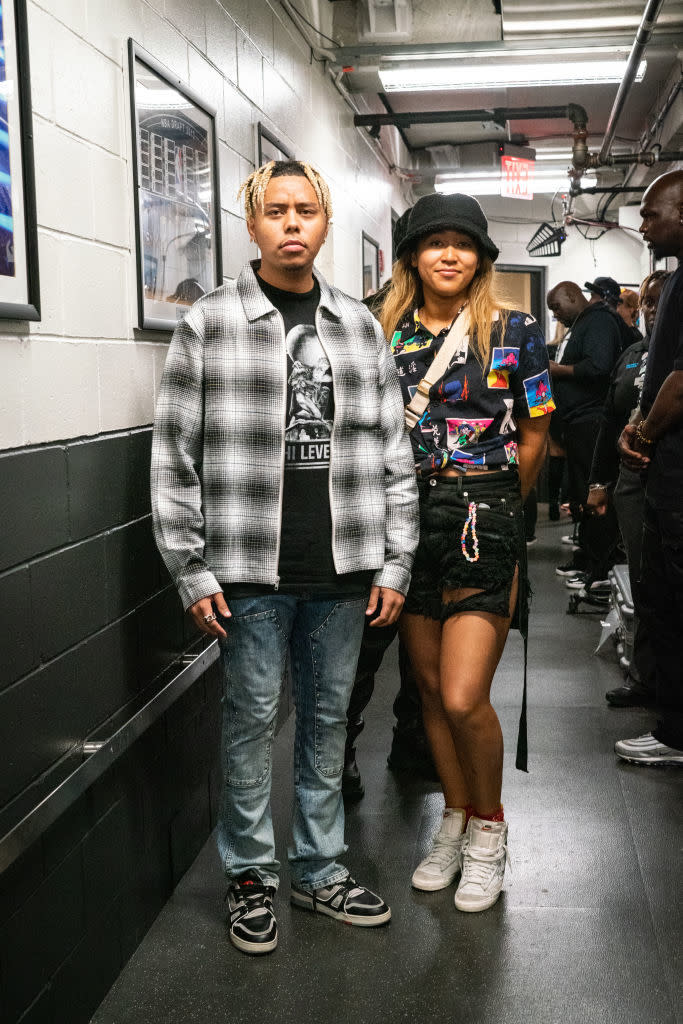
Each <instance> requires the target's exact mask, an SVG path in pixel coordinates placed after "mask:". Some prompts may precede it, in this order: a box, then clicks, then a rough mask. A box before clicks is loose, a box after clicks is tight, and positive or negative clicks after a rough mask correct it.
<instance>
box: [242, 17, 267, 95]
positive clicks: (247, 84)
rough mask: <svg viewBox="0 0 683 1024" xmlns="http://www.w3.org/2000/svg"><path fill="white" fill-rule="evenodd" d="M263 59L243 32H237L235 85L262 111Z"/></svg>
mask: <svg viewBox="0 0 683 1024" xmlns="http://www.w3.org/2000/svg"><path fill="white" fill-rule="evenodd" d="M262 64H263V57H262V56H261V53H260V51H259V50H258V49H257V48H256V47H255V46H254V44H253V43H252V42H251V40H250V39H248V38H247V36H245V34H244V33H243V32H240V31H239V30H238V32H237V83H238V85H239V87H240V90H241V92H243V93H244V95H245V96H247V97H248V99H250V100H251V102H252V103H254V104H255V105H256V106H257V107H259V108H260V109H261V110H263V68H262Z"/></svg>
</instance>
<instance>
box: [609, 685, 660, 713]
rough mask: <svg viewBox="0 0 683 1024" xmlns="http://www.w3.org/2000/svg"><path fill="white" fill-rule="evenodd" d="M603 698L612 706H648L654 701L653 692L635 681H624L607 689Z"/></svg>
mask: <svg viewBox="0 0 683 1024" xmlns="http://www.w3.org/2000/svg"><path fill="white" fill-rule="evenodd" d="M605 700H606V701H607V703H608V704H609V705H610V706H611V707H613V708H638V707H641V708H649V707H651V706H652V705H653V704H654V702H655V698H654V694H653V693H650V692H649V690H646V689H645V687H644V686H639V685H637V684H636V683H624V685H623V686H617V687H616V688H615V689H614V690H608V691H607V693H606V694H605Z"/></svg>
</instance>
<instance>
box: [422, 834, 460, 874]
mask: <svg viewBox="0 0 683 1024" xmlns="http://www.w3.org/2000/svg"><path fill="white" fill-rule="evenodd" d="M463 838H464V835H463V836H458V838H457V839H451V838H449V837H447V836H442V835H437V837H436V839H435V840H434V845H433V847H432V849H431V852H430V853H429V854H428V855H427V857H426V858H425V860H424V862H423V867H425V868H426V867H431V866H432V865H435V866H436V867H437V868H438V869H439V871H442V870H443V869H444V868H445V867H447V866H448V864H450V862H451V861H452V860H453V858H454V857H456V856H457V853H458V847H459V845H460V842H461V839H463Z"/></svg>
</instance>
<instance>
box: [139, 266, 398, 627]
mask: <svg viewBox="0 0 683 1024" xmlns="http://www.w3.org/2000/svg"><path fill="white" fill-rule="evenodd" d="M316 278H317V280H318V283H319V284H320V304H319V306H318V309H317V312H316V328H317V331H318V336H319V338H320V341H321V344H322V345H323V347H324V349H325V352H326V355H327V357H328V359H329V362H330V365H331V367H332V375H333V381H334V406H335V414H334V425H333V428H332V436H331V441H330V506H331V513H332V550H333V556H334V564H335V567H336V570H337V572H338V573H348V572H356V571H360V570H371V569H375V570H377V571H376V573H375V576H374V582H375V583H376V584H378V585H379V586H386V587H390V588H392V589H393V590H398V591H400V592H401V593H405V592H406V591H407V589H408V583H409V581H410V569H411V565H412V561H413V555H414V552H415V548H416V546H417V539H418V511H417V488H416V484H415V468H414V463H413V456H412V452H411V448H410V441H409V439H408V435H407V434H406V432H405V426H404V415H403V400H402V397H401V390H400V387H399V383H398V377H397V375H396V370H395V368H394V361H393V359H392V357H391V352H390V350H389V346H388V345H387V343H386V340H385V338H384V336H383V334H382V331H381V329H380V328H379V325H378V324H377V322H376V321H375V319H374V318H373V317H372V315H371V314H370V313H369V312H368V311H367V309H365V307H364V306H363V305H362V304H361V303H360V302H358V301H357V300H356V299H352V298H350V296H348V295H345V294H344V293H343V292H341V291H339V290H338V289H337V288H332V287H330V286H329V285H328V284H327V282H326V281H325V280H324V279H323V278H322V277H321V276H320V274H318V273H317V271H316ZM286 378H287V359H286V350H285V345H284V325H283V322H282V317H281V315H280V313H279V312H278V311H277V310H276V309H275V308H274V306H273V305H272V304H271V303H270V302H269V301H268V299H267V298H266V296H265V295H264V293H263V292H262V290H261V288H260V287H259V285H258V282H257V280H256V276H255V273H254V268H253V267H252V266H251V265H249V264H248V265H247V266H245V267H244V269H243V270H242V272H241V274H240V276H239V278H238V280H237V281H236V282H230V283H228V284H225V285H223V286H222V287H221V288H218V289H216V291H214V292H211V293H210V294H209V295H206V296H204V297H203V298H201V299H200V300H199V301H198V302H196V303H195V304H194V306H193V307H192V308H191V309H190V311H189V312H188V314H187V316H186V317H185V318H184V319H183V320H182V321H181V322H180V323H179V325H178V327H177V328H176V331H175V333H174V335H173V339H172V341H171V345H170V349H169V353H168V358H167V360H166V366H165V369H164V373H163V377H162V380H161V388H160V393H159V399H158V403H157V409H156V417H155V423H154V438H153V444H152V477H151V483H152V514H153V521H154V533H155V537H156V541H157V545H158V547H159V550H160V552H161V554H162V557H163V559H164V561H165V563H166V566H167V568H168V570H169V572H170V573H171V576H172V577H173V579H174V581H175V584H176V586H177V588H178V591H179V593H180V596H181V598H182V601H183V605H184V607H185V608H188V607H189V606H190V605H191V604H194V602H195V601H198V600H199V599H200V598H202V597H207V596H208V595H210V594H214V593H217V592H218V591H219V590H220V589H221V588H220V586H219V583H218V580H222V581H224V582H226V583H230V582H255V583H263V584H269V585H272V586H274V587H277V585H278V582H279V579H278V574H277V569H278V556H279V547H280V519H281V500H282V484H283V475H284V452H285V413H286V401H287V379H286Z"/></svg>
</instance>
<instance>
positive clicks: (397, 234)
mask: <svg viewBox="0 0 683 1024" xmlns="http://www.w3.org/2000/svg"><path fill="white" fill-rule="evenodd" d="M412 212H413V208H412V206H409V207H408V209H407V210H406V211H405V213H402V214H401V216H400V217H399V218H398V220H395V221H394V252H396V250H397V249H398V247H399V245H400V244H401V242H402V241H403V239H404V237H405V233H406V231H407V230H408V221H409V220H410V215H411V213H412Z"/></svg>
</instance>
